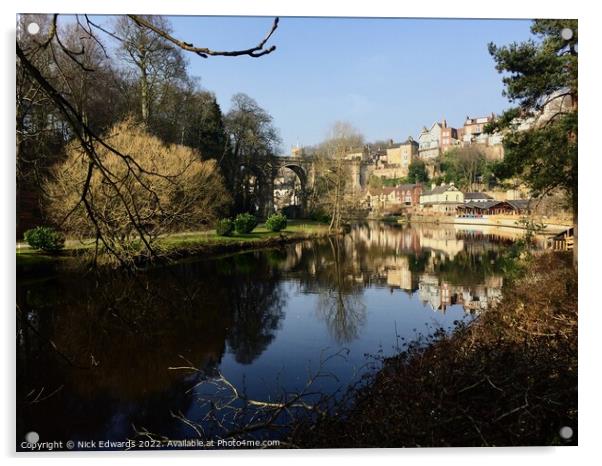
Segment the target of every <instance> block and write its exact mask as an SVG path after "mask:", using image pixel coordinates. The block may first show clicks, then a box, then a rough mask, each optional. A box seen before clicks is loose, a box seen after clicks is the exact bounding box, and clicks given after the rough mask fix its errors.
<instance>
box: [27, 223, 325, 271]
mask: <svg viewBox="0 0 602 466" xmlns="http://www.w3.org/2000/svg"><path fill="white" fill-rule="evenodd" d="M328 234H329V233H328V225H325V224H323V223H318V222H313V221H310V220H307V221H304V220H298V221H289V225H288V226H287V228H286V229H285V230H283V231H280V232H272V231H269V230H268V229H267V228H265V226H264V225H259V226H258V227H257V228H255V230H253V232H251V233H248V234H236V233H234V234H233V235H232V236H219V235H218V234H217V233H215V230H207V231H197V232H185V233H176V234H172V235H166V236H164V237H162V238H160V239H159V240H158V241H157V246H158V248H159V249H160V251H161V253H162V255H164V256H165V257H169V258H173V259H177V258H181V257H190V256H193V255H213V254H221V253H225V252H236V251H244V250H249V249H258V248H266V247H273V246H278V245H281V244H286V243H290V242H294V241H300V240H304V239H310V238H316V237H321V236H327V235H328ZM92 247H93V244H92V243H85V242H84V243H82V242H80V241H76V240H67V242H66V245H65V250H64V251H63V252H62V253H61V254H58V255H49V254H46V253H44V252H42V251H36V250H33V249H31V248H29V246H27V245H26V244H24V243H19V244H18V245H17V251H16V252H17V255H16V264H17V273H18V274H19V273H21V272H31V271H35V270H39V269H41V270H43V269H47V268H49V267H52V266H56V265H60V264H67V263H69V262H73V260H74V259H75V258H77V257H80V256H82V255H84V254H85V253H86V252H87V251H90V250H91V248H92Z"/></svg>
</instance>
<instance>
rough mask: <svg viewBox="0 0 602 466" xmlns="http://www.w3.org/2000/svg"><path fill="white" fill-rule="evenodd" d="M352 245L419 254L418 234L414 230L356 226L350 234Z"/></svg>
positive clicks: (387, 226) (376, 224) (379, 225)
mask: <svg viewBox="0 0 602 466" xmlns="http://www.w3.org/2000/svg"><path fill="white" fill-rule="evenodd" d="M350 236H351V239H352V242H353V243H354V244H358V243H361V244H363V245H364V246H366V247H377V248H382V249H387V250H391V251H394V252H395V253H401V252H414V253H418V252H420V249H421V248H420V233H419V231H418V230H417V229H414V228H401V227H393V226H390V225H382V224H380V223H372V224H370V225H358V226H357V227H355V228H354V229H353V230H352V232H351V234H350Z"/></svg>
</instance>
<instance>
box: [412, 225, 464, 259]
mask: <svg viewBox="0 0 602 466" xmlns="http://www.w3.org/2000/svg"><path fill="white" fill-rule="evenodd" d="M420 245H421V246H422V247H423V248H424V249H431V250H433V251H441V252H443V253H445V254H446V255H448V256H449V257H450V258H451V259H453V258H454V257H456V255H457V254H458V253H460V252H462V251H463V250H464V240H462V239H458V238H457V236H456V230H454V229H451V228H432V229H428V230H420Z"/></svg>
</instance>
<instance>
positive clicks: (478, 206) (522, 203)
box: [456, 199, 531, 217]
mask: <svg viewBox="0 0 602 466" xmlns="http://www.w3.org/2000/svg"><path fill="white" fill-rule="evenodd" d="M456 211H457V214H458V216H460V217H462V216H467V215H470V216H484V215H524V214H529V213H530V211H531V208H530V200H528V199H521V200H514V201H480V202H467V203H465V204H462V205H459V206H457V207H456Z"/></svg>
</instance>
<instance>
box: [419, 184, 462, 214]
mask: <svg viewBox="0 0 602 466" xmlns="http://www.w3.org/2000/svg"><path fill="white" fill-rule="evenodd" d="M462 204H464V194H463V193H462V191H460V190H459V189H458V188H456V187H455V186H454V184H453V183H450V184H447V185H446V184H445V183H443V184H441V186H434V185H433V186H432V187H431V190H430V191H425V192H424V193H422V194H421V195H420V208H421V209H423V210H427V211H432V212H437V213H443V214H455V213H456V207H457V206H459V205H462Z"/></svg>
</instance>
